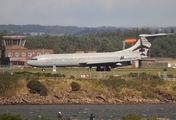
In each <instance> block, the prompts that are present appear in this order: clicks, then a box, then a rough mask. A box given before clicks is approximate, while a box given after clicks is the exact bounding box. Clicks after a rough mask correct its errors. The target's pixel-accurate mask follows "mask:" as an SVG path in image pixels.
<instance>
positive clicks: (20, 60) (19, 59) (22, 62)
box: [1, 36, 53, 67]
mask: <svg viewBox="0 0 176 120" xmlns="http://www.w3.org/2000/svg"><path fill="white" fill-rule="evenodd" d="M26 38H27V37H26V36H2V38H1V40H2V50H1V65H2V64H3V65H10V67H28V66H27V64H26V63H27V61H28V60H29V59H31V58H32V57H34V56H37V55H41V54H53V50H52V49H45V50H44V49H27V48H25V42H26Z"/></svg>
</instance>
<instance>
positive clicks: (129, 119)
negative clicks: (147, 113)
mask: <svg viewBox="0 0 176 120" xmlns="http://www.w3.org/2000/svg"><path fill="white" fill-rule="evenodd" d="M122 120H140V117H138V116H137V115H135V114H132V113H130V114H128V115H126V116H123V117H122Z"/></svg>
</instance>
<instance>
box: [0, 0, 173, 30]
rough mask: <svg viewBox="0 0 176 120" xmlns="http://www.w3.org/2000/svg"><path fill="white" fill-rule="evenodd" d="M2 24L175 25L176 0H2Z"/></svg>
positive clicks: (0, 4)
mask: <svg viewBox="0 0 176 120" xmlns="http://www.w3.org/2000/svg"><path fill="white" fill-rule="evenodd" d="M0 24H1V25H2V24H6V25H8V24H15V25H27V24H39V25H51V26H55V25H58V26H77V27H102V26H111V27H112V26H114V27H173V26H174V27H175V26H176V0H1V2H0Z"/></svg>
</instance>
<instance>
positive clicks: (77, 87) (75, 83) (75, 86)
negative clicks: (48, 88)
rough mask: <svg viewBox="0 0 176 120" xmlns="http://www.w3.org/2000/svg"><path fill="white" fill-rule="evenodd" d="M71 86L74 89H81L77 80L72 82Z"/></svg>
mask: <svg viewBox="0 0 176 120" xmlns="http://www.w3.org/2000/svg"><path fill="white" fill-rule="evenodd" d="M71 88H72V91H79V90H80V88H81V86H80V84H78V83H77V82H72V83H71Z"/></svg>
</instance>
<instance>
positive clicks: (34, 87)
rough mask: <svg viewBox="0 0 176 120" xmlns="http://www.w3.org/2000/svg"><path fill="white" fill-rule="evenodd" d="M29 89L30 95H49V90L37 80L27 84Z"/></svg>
mask: <svg viewBox="0 0 176 120" xmlns="http://www.w3.org/2000/svg"><path fill="white" fill-rule="evenodd" d="M27 87H28V88H29V89H30V90H29V92H30V93H33V94H35V93H39V94H40V95H41V96H46V95H47V89H46V87H45V86H44V85H42V84H41V83H40V82H39V81H37V80H31V81H29V82H28V83H27Z"/></svg>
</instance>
